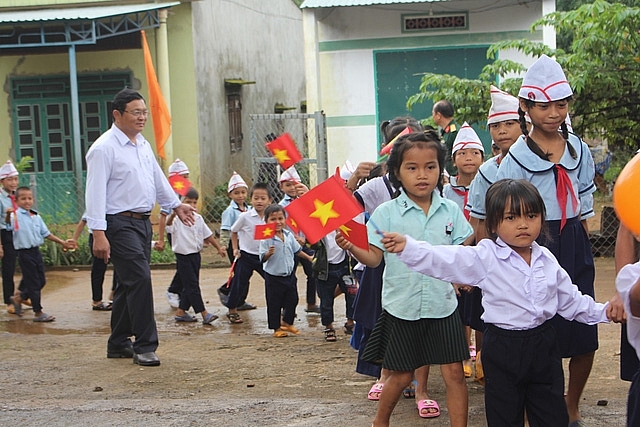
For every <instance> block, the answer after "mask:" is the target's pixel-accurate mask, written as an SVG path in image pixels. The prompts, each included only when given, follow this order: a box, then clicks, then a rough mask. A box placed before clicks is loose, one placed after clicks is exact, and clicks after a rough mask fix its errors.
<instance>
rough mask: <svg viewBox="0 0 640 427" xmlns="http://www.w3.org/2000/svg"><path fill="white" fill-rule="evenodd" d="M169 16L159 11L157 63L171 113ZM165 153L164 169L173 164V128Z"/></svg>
mask: <svg viewBox="0 0 640 427" xmlns="http://www.w3.org/2000/svg"><path fill="white" fill-rule="evenodd" d="M167 16H168V9H160V10H159V11H158V18H159V19H160V26H159V27H158V28H157V29H156V61H157V75H158V83H159V84H160V89H161V90H162V96H164V100H165V101H166V103H167V108H169V112H171V82H170V79H169V38H168V36H167ZM164 152H165V155H166V157H167V158H166V162H165V164H163V165H162V167H163V169H165V168H166V167H168V165H170V164H171V163H173V160H174V156H173V127H172V129H171V135H169V139H167V142H166V143H165V145H164Z"/></svg>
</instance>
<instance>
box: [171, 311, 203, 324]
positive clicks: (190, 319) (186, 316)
mask: <svg viewBox="0 0 640 427" xmlns="http://www.w3.org/2000/svg"><path fill="white" fill-rule="evenodd" d="M174 319H176V322H197V321H198V319H196V316H192V315H190V314H189V313H185V314H183V315H182V316H176V317H174Z"/></svg>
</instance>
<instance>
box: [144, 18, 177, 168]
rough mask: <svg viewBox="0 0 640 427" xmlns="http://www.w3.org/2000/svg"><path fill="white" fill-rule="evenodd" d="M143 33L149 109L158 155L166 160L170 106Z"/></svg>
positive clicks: (169, 131) (169, 130)
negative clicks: (165, 149)
mask: <svg viewBox="0 0 640 427" xmlns="http://www.w3.org/2000/svg"><path fill="white" fill-rule="evenodd" d="M140 34H142V50H143V52H144V68H145V71H146V75H147V86H149V110H150V111H151V121H152V122H153V136H154V138H155V139H156V151H157V153H158V156H160V157H161V158H163V159H165V160H166V155H165V153H164V144H165V143H166V142H167V139H169V135H171V113H170V112H169V107H167V103H166V102H165V100H164V97H163V96H162V91H161V90H160V84H159V83H158V78H157V77H156V70H155V69H154V68H153V60H152V59H151V52H150V51H149V45H148V44H147V36H146V35H145V33H144V30H141V31H140Z"/></svg>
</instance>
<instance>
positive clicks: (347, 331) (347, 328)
mask: <svg viewBox="0 0 640 427" xmlns="http://www.w3.org/2000/svg"><path fill="white" fill-rule="evenodd" d="M353 327H354V324H353V323H352V324H348V323H345V324H344V333H345V334H347V335H353Z"/></svg>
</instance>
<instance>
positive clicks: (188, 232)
mask: <svg viewBox="0 0 640 427" xmlns="http://www.w3.org/2000/svg"><path fill="white" fill-rule="evenodd" d="M193 219H194V220H195V223H194V224H193V225H192V226H188V225H184V224H183V223H182V221H180V220H179V219H178V218H177V217H176V218H174V219H173V222H172V223H171V225H167V228H166V230H167V233H170V234H171V249H172V250H173V252H174V253H176V254H180V255H189V254H195V253H198V252H200V251H201V250H202V248H203V247H204V239H207V238H209V237H210V236H211V235H212V234H213V232H212V231H211V229H210V228H209V227H207V224H205V223H204V219H203V218H202V215H200V214H194V216H193Z"/></svg>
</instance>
